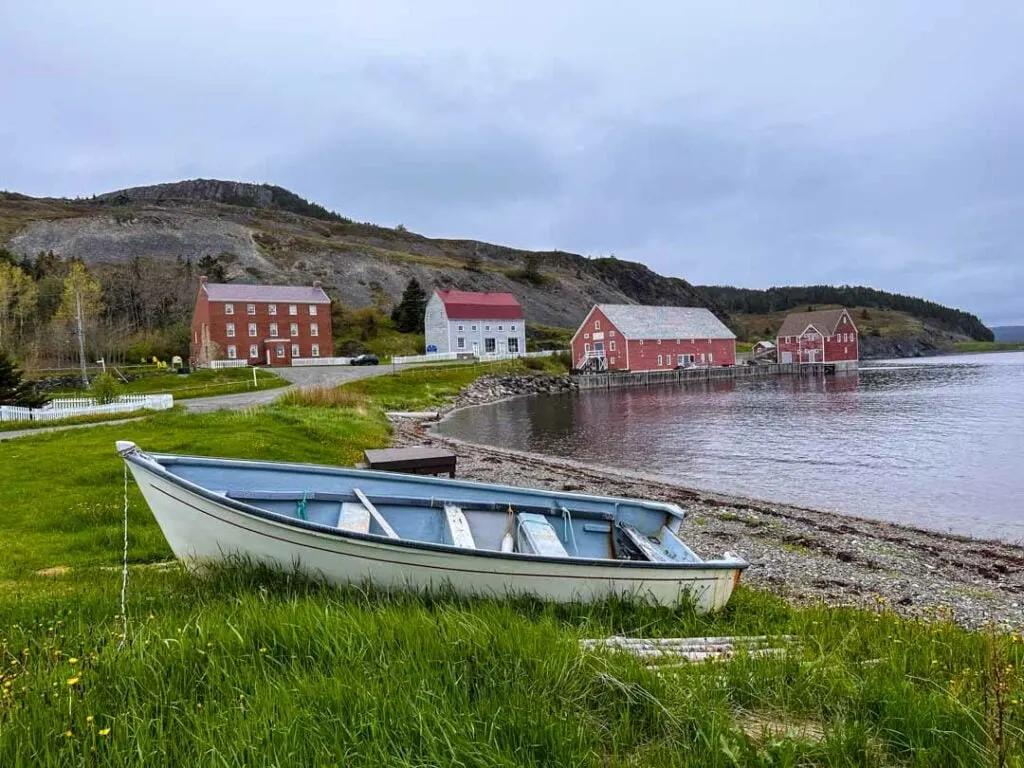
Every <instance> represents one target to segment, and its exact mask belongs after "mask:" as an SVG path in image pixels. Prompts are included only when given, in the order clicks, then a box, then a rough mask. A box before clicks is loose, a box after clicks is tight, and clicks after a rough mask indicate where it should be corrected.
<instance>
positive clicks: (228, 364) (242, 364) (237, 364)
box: [210, 360, 249, 371]
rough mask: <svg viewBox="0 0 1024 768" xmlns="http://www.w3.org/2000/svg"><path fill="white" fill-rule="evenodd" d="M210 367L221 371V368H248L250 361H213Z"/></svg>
mask: <svg viewBox="0 0 1024 768" xmlns="http://www.w3.org/2000/svg"><path fill="white" fill-rule="evenodd" d="M210 367H211V368H212V369H213V370H215V371H219V370H220V369H221V368H248V367H249V361H248V360H211V361H210Z"/></svg>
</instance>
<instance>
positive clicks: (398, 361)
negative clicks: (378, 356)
mask: <svg viewBox="0 0 1024 768" xmlns="http://www.w3.org/2000/svg"><path fill="white" fill-rule="evenodd" d="M561 351H562V350H558V349H543V350H541V351H540V352H484V353H480V354H476V355H474V354H473V353H472V352H433V353H431V354H428V355H410V356H408V357H393V358H391V362H392V363H394V364H395V365H409V364H410V363H443V362H447V361H452V360H459V359H469V358H473V359H476V360H478V361H480V362H481V363H492V362H496V361H498V360H516V359H518V358H520V357H551V355H557V354H558V353H559V352H561Z"/></svg>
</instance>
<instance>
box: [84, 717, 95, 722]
mask: <svg viewBox="0 0 1024 768" xmlns="http://www.w3.org/2000/svg"><path fill="white" fill-rule="evenodd" d="M95 719H96V718H94V717H93V716H92V715H88V716H86V718H85V722H87V723H91V722H92V721H93V720H95Z"/></svg>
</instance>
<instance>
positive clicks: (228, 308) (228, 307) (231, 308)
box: [224, 304, 235, 315]
mask: <svg viewBox="0 0 1024 768" xmlns="http://www.w3.org/2000/svg"><path fill="white" fill-rule="evenodd" d="M224 314H225V315H233V314H235V305H234V304H225V305H224Z"/></svg>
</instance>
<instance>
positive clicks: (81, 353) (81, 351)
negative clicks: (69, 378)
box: [75, 291, 89, 389]
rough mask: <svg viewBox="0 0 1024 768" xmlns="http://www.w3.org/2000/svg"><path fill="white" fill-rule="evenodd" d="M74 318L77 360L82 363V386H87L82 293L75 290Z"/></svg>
mask: <svg viewBox="0 0 1024 768" xmlns="http://www.w3.org/2000/svg"><path fill="white" fill-rule="evenodd" d="M75 320H76V321H77V324H78V361H79V362H80V363H81V365H82V386H83V387H85V388H86V389H88V388H89V374H88V372H87V371H86V367H85V328H84V323H83V322H82V294H81V293H80V292H79V291H75Z"/></svg>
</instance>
